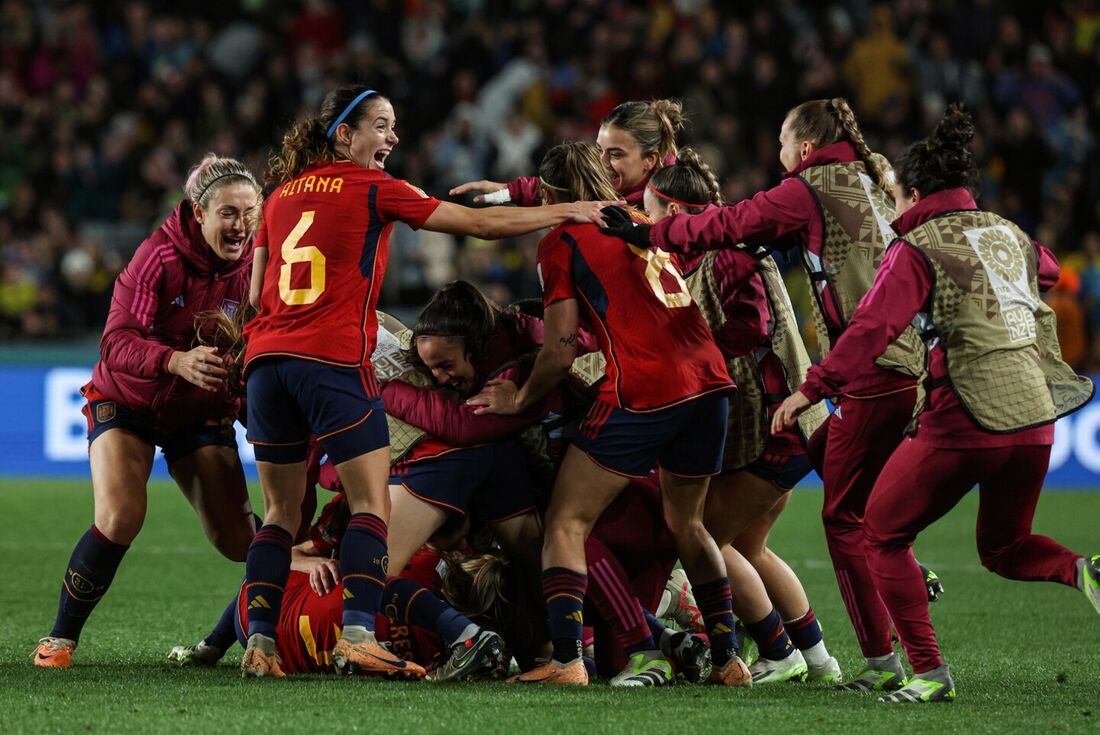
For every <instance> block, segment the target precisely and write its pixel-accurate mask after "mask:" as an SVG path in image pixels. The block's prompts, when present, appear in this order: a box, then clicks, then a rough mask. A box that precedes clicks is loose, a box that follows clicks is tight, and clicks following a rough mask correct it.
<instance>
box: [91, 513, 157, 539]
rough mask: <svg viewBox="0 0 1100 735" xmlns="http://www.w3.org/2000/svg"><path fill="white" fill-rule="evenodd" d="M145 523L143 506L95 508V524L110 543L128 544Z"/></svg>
mask: <svg viewBox="0 0 1100 735" xmlns="http://www.w3.org/2000/svg"><path fill="white" fill-rule="evenodd" d="M144 524H145V508H128V507H122V508H111V509H105V510H101V509H96V514H95V525H96V528H98V529H99V531H100V533H102V534H103V535H104V536H106V537H107V539H108V540H109V541H111V542H112V543H116V544H119V545H120V546H129V545H130V544H131V543H133V540H134V539H136V538H137V535H138V534H139V533H141V527H142V526H143V525H144Z"/></svg>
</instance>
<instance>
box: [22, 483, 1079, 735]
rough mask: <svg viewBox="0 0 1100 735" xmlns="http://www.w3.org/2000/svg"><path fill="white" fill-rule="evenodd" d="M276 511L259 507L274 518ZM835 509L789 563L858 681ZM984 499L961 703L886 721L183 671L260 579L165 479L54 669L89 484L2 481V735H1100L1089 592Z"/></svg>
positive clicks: (953, 567) (800, 520)
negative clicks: (184, 660)
mask: <svg viewBox="0 0 1100 735" xmlns="http://www.w3.org/2000/svg"><path fill="white" fill-rule="evenodd" d="M257 505H258V504H257ZM820 505H821V495H820V493H819V492H815V491H800V492H797V493H796V496H795V498H794V499H793V501H792V503H791V506H790V508H789V510H788V511H787V514H786V516H785V517H784V518H783V519H782V520H781V521H780V525H779V527H778V528H777V529H776V532H775V534H774V536H773V544H772V546H773V548H774V549H775V550H776V551H778V552H779V553H780V554H781V555H783V556H784V557H785V558H786V559H787V560H788V561H789V562H790V563H791V566H792V567H794V569H795V570H796V571H797V572H798V573H799V574H800V575H801V577H802V579H803V582H804V583H805V585H806V587H807V590H808V592H809V593H810V597H811V600H812V602H813V604H814V607H815V608H816V610H817V612H818V617H819V618H820V619H821V621H822V623H823V624H824V626H825V635H826V639H827V641H828V643H829V646H830V648H831V649H832V650H833V652H834V654H835V655H837V657H838V658H839V659H840V662H841V664H842V665H843V666H844V667H845V671H848V672H852V673H854V671H855V669H856V668H857V666H858V664H859V662H860V658H859V653H858V649H857V648H856V645H855V640H854V635H853V633H852V630H851V627H850V626H849V624H848V622H847V619H846V618H845V616H844V613H843V610H842V607H841V602H840V597H839V595H838V594H837V590H836V585H835V581H834V578H833V574H832V570H831V567H830V566H829V564H828V561H827V553H826V550H825V542H824V538H823V536H822V531H821V524H820V522H819V520H818V517H817V516H818V512H819V510H820ZM975 506H976V498H969V499H967V500H966V501H964V502H963V503H962V504H961V505H960V507H959V508H957V509H956V510H955V511H953V512H952V513H951V514H950V515H949V516H948V517H947V518H946V519H944V520H943V521H942V522H941V523H940V524H939V525H938V526H937V527H936V528H934V529H933V530H932V531H930V532H929V533H927V534H926V536H925V537H924V538H923V539H922V540H921V542H920V544H919V546H918V548H917V552H918V554H919V556H920V558H921V559H922V560H923V561H925V562H926V563H928V564H930V565H931V566H932V567H933V568H934V569H935V570H936V571H937V572H939V574H940V576H941V577H942V578H943V581H944V585H945V587H946V594H945V596H944V598H943V599H942V600H941V601H940V602H938V603H936V604H935V605H933V618H934V621H935V622H936V624H937V625H938V626H939V628H940V634H941V635H940V641H941V645H942V647H943V649H944V652H945V655H946V657H947V659H948V661H949V663H951V664H952V666H953V670H954V674H955V679H956V684H957V686H958V691H959V699H958V701H957V702H955V703H954V704H951V705H934V706H924V707H917V706H896V707H886V706H885V705H879V704H877V703H875V701H874V700H873V699H872V698H869V697H861V696H859V695H852V694H841V693H835V692H832V691H828V690H825V689H820V688H813V687H810V686H807V685H801V684H780V685H772V686H770V687H758V688H756V689H753V690H751V691H730V690H724V689H719V688H714V687H703V686H686V685H685V686H678V687H674V688H672V689H668V690H657V691H655V690H650V691H621V690H612V689H611V688H610V687H608V686H606V685H603V684H595V685H593V686H590V687H588V688H587V689H585V690H568V691H563V690H552V689H533V688H519V687H515V686H508V685H504V684H494V685H485V684H479V685H434V686H433V685H431V684H428V683H417V684H398V683H388V682H376V681H365V680H358V679H357V680H345V679H337V678H322V677H291V678H288V679H285V680H282V681H265V680H250V681H243V680H241V679H240V678H239V674H238V672H237V668H236V664H237V662H238V661H239V659H240V654H241V650H240V649H239V648H237V649H235V650H234V651H232V652H231V653H230V654H229V656H227V658H226V660H225V661H224V662H223V664H222V665H221V666H219V667H218V668H217V669H215V670H213V671H211V670H181V669H176V668H172V667H170V666H168V665H167V664H166V663H164V657H165V655H166V654H167V652H168V650H169V649H170V648H171V647H172V646H173V645H175V644H178V643H193V642H195V641H196V640H198V638H199V637H201V636H202V635H203V634H204V633H206V632H207V630H208V629H209V628H210V627H211V626H212V625H213V623H214V621H215V620H216V618H217V616H218V614H219V612H220V611H221V609H222V607H223V606H224V604H225V603H226V602H227V600H228V599H229V597H230V596H231V595H232V594H233V592H234V590H235V588H236V586H237V585H238V584H239V583H240V580H241V577H242V576H243V574H244V566H243V565H237V564H230V563H228V562H225V561H224V560H223V559H222V558H221V557H219V556H218V555H217V553H216V552H215V551H214V550H213V549H212V548H211V547H209V546H208V545H207V543H206V542H205V540H204V539H203V537H202V533H201V531H200V529H199V525H198V522H197V520H196V518H195V517H194V515H193V514H192V512H191V510H190V508H189V507H188V506H187V503H186V502H185V501H184V499H183V497H182V495H180V494H179V492H178V491H177V490H175V489H174V487H173V486H171V485H168V484H166V483H153V485H152V487H151V490H150V503H149V516H148V519H147V520H146V523H145V529H144V531H143V532H142V535H141V536H140V537H139V538H138V540H137V542H136V543H135V545H134V547H133V548H132V549H131V551H130V553H129V554H128V555H127V558H126V561H125V562H124V563H123V566H122V569H121V570H120V571H119V574H118V576H117V577H116V579H115V581H114V585H113V586H112V588H111V592H110V594H109V595H108V596H107V597H106V598H105V599H104V601H103V602H102V603H101V604H100V606H99V609H98V610H97V611H96V613H95V615H94V616H93V617H92V619H91V622H90V623H89V624H88V627H87V628H86V629H85V632H84V640H83V641H82V643H81V646H80V648H79V649H78V651H77V663H76V666H75V667H74V668H73V669H71V670H69V671H52V670H46V671H44V670H39V669H36V668H35V667H34V666H33V665H32V664H31V653H32V651H33V649H34V645H35V642H36V641H37V639H38V638H39V637H40V636H42V635H45V634H46V633H48V632H49V629H50V625H51V623H52V621H53V615H54V611H55V606H56V604H57V592H58V586H59V584H60V580H61V572H62V570H63V568H64V564H65V562H66V560H67V558H68V555H69V553H70V551H71V549H72V545H73V544H74V543H75V541H76V540H77V538H78V537H79V536H80V534H81V533H82V532H83V531H84V530H85V529H86V528H87V527H88V525H89V523H90V521H91V510H92V503H91V491H90V486H89V485H88V484H87V483H85V482H60V481H43V480H33V481H30V480H28V481H13V480H3V481H0V509H2V517H3V519H4V527H5V534H4V536H3V538H2V540H0V548H2V549H3V557H4V559H3V563H2V565H0V580H3V581H2V584H0V733H5V734H7V733H21V732H28V733H31V732H33V733H42V732H65V733H72V732H110V733H116V732H187V733H203V732H218V733H223V732H224V733H230V732H248V733H266V732H275V731H277V732H300V733H304V734H311V733H313V732H315V731H317V732H372V733H395V734H397V733H427V732H438V733H465V732H471V733H473V732H477V733H490V732H502V733H509V735H516V734H517V733H525V732H537V733H547V732H552V733H561V734H562V735H574V734H575V733H585V732H590V733H598V734H599V735H606V734H607V733H619V732H623V733H639V734H640V733H651V732H652V733H670V734H671V733H677V735H679V734H681V733H691V732H697V733H710V732H724V733H727V732H728V733H740V732H745V733H753V732H774V733H800V732H801V733H826V732H843V733H846V735H856V734H857V733H869V734H870V733H902V732H921V733H935V732H965V733H977V732H989V733H1003V732H1029V733H1061V732H1082V733H1084V732H1091V733H1095V732H1100V698H1098V696H1097V694H1098V692H1100V618H1098V617H1097V615H1096V614H1095V613H1094V612H1093V610H1092V608H1091V607H1090V606H1089V605H1088V603H1087V602H1086V601H1085V599H1084V597H1083V596H1082V595H1081V594H1080V593H1079V592H1076V591H1072V590H1069V589H1066V588H1062V587H1058V586H1055V585H1052V584H1024V583H1019V582H1008V581H1006V580H1002V579H999V578H997V577H994V576H993V575H992V574H989V573H988V572H986V571H985V570H984V569H982V568H981V566H980V565H979V563H978V559H977V554H976V552H975V550H974V516H975ZM1098 517H1100V493H1083V492H1082V493H1070V492H1064V493H1063V492H1059V493H1050V494H1048V495H1047V496H1046V497H1044V498H1043V500H1042V502H1041V503H1040V508H1039V514H1038V517H1037V519H1036V529H1037V531H1038V532H1040V533H1049V534H1051V535H1053V536H1055V537H1057V538H1058V539H1059V540H1061V541H1062V542H1063V543H1066V544H1067V545H1069V546H1070V547H1071V548H1074V549H1077V550H1079V551H1083V552H1084V551H1090V552H1091V551H1097V550H1100V534H1097V532H1096V523H1095V519H1096V518H1098Z"/></svg>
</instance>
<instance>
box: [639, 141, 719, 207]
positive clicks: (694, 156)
mask: <svg viewBox="0 0 1100 735" xmlns="http://www.w3.org/2000/svg"><path fill="white" fill-rule="evenodd" d="M649 188H650V189H651V190H652V191H653V193H654V194H656V195H657V196H658V197H659V198H662V199H665V200H666V201H672V200H676V201H678V202H679V203H680V204H681V205H683V206H684V211H685V212H687V213H688V214H698V213H699V212H702V211H703V209H704V208H705V207H706V206H707V205H708V204H717V205H719V206H721V204H722V187H721V185H719V183H718V177H717V176H715V175H714V171H712V170H711V168H710V166H708V165H707V164H706V163H705V162H704V161H703V159H702V158H700V157H699V154H698V153H696V152H695V150H694V149H692V148H683V149H681V150H680V153H679V155H678V156H677V161H676V163H674V164H672V165H671V166H665V167H664V168H662V169H660V170H659V171H657V173H655V174H653V178H651V179H650V180H649ZM692 204H694V205H697V206H690V205H692Z"/></svg>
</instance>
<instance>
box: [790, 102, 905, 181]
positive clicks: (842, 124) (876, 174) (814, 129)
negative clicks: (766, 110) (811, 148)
mask: <svg viewBox="0 0 1100 735" xmlns="http://www.w3.org/2000/svg"><path fill="white" fill-rule="evenodd" d="M787 119H788V121H789V125H790V130H791V134H792V135H793V136H794V138H795V140H808V141H810V142H811V143H813V144H814V145H815V146H817V147H818V148H824V147H825V146H827V145H832V144H833V143H838V142H840V141H842V140H846V141H848V142H849V143H851V144H852V147H853V148H855V149H856V155H857V156H858V157H859V160H860V161H862V162H863V165H864V167H865V168H866V169H867V174H868V175H869V176H870V177H871V180H872V181H874V182H875V184H876V185H877V186H879V187H881V188H883V189H887V188H888V184H887V182H886V177H885V175H884V174H883V171H882V169H881V167H880V166H879V164H878V162H877V161H876V160H875V158H874V156H873V154H872V152H871V149H870V147H869V146H868V145H867V141H865V140H864V139H863V130H862V129H861V128H860V127H859V121H858V120H856V113H855V112H854V111H853V110H852V107H851V105H849V104H848V100H846V99H844V98H843V97H833V98H832V99H827V100H810V101H809V102H803V103H802V104H800V105H798V106H797V107H795V108H794V109H793V110H791V111H790V112H789V113H787Z"/></svg>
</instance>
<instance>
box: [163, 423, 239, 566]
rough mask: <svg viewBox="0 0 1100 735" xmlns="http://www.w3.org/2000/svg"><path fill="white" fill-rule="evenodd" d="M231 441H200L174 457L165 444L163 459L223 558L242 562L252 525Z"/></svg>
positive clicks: (235, 450)
mask: <svg viewBox="0 0 1100 735" xmlns="http://www.w3.org/2000/svg"><path fill="white" fill-rule="evenodd" d="M228 431H232V427H228ZM202 441H204V442H209V441H212V438H206V439H203V440H202ZM232 441H233V444H234V446H233V447H229V446H225V445H223V444H214V443H204V444H203V445H202V446H199V447H197V448H195V449H194V451H192V452H189V453H188V454H186V455H183V456H178V457H177V456H173V454H172V452H171V449H170V447H165V459H166V460H168V471H169V473H171V475H172V478H173V479H174V480H175V481H176V484H177V485H179V488H180V490H182V491H183V494H184V496H185V497H186V498H187V502H189V503H190V504H191V507H192V508H194V509H195V513H196V514H197V515H198V516H199V521H200V522H201V523H202V530H203V531H204V532H205V533H206V538H207V539H209V540H210V543H212V544H213V545H214V548H216V549H217V550H218V551H219V552H221V554H222V555H223V556H225V557H226V558H227V559H230V560H231V561H244V559H245V556H247V554H248V546H249V544H251V543H252V537H253V536H254V535H255V534H256V527H255V522H254V518H253V515H252V505H251V503H249V500H248V485H247V483H246V482H245V479H244V468H243V467H242V466H241V457H240V454H238V452H237V448H236V441H235V440H232Z"/></svg>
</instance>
